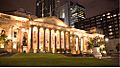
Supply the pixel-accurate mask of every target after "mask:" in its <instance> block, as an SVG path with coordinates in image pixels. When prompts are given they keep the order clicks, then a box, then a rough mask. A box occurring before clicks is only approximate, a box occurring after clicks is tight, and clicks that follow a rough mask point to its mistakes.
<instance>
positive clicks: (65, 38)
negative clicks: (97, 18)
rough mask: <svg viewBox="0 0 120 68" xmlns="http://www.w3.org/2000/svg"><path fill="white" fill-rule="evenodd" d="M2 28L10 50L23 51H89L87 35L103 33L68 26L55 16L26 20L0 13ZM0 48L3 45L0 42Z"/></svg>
mask: <svg viewBox="0 0 120 68" xmlns="http://www.w3.org/2000/svg"><path fill="white" fill-rule="evenodd" d="M2 30H5V32H6V35H7V36H8V37H7V39H10V40H11V41H12V44H11V45H12V47H11V48H12V49H13V50H16V51H17V52H26V53H30V52H32V53H40V52H50V53H72V54H80V53H83V52H87V51H88V49H87V46H88V44H87V42H88V41H89V38H90V37H95V36H100V37H102V38H103V37H104V35H101V34H94V35H93V34H88V33H87V32H86V31H84V30H79V29H76V28H72V27H69V26H67V25H66V24H65V23H64V22H63V21H61V20H59V19H58V18H56V17H46V18H37V19H33V20H29V19H28V18H23V17H18V16H13V15H7V14H3V13H0V31H2ZM0 33H1V32H0ZM8 46H9V45H8ZM0 48H5V46H4V45H0Z"/></svg>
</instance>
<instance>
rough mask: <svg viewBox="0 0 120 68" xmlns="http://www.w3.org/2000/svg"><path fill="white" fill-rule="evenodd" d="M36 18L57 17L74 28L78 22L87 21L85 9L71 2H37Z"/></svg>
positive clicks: (54, 0) (51, 0) (56, 0)
mask: <svg viewBox="0 0 120 68" xmlns="http://www.w3.org/2000/svg"><path fill="white" fill-rule="evenodd" d="M36 16H38V17H48V16H56V17H58V18H60V19H62V20H63V21H64V22H65V23H66V24H67V25H70V26H74V23H75V22H78V20H81V19H85V8H84V7H83V6H81V5H79V4H77V3H75V2H72V1H70V0H37V1H36Z"/></svg>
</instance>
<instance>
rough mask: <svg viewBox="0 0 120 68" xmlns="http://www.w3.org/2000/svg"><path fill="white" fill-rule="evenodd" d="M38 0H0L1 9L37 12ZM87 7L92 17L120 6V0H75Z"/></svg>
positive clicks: (87, 11)
mask: <svg viewBox="0 0 120 68" xmlns="http://www.w3.org/2000/svg"><path fill="white" fill-rule="evenodd" d="M35 1H36V0H0V11H9V10H15V9H19V8H24V9H25V10H27V11H29V12H31V13H32V14H35ZM73 1H75V2H77V3H79V4H81V5H83V6H84V7H85V8H86V17H92V16H95V15H98V14H101V13H104V12H106V11H110V10H113V9H116V8H118V7H119V4H118V3H119V0H73Z"/></svg>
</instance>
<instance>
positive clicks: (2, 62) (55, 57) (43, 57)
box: [0, 53, 119, 67]
mask: <svg viewBox="0 0 120 68" xmlns="http://www.w3.org/2000/svg"><path fill="white" fill-rule="evenodd" d="M0 66H85V67H88V66H119V65H118V63H114V62H112V61H108V60H104V59H96V58H79V57H67V56H64V55H62V54H50V53H36V54H33V53H29V54H24V53H17V54H15V55H13V56H9V57H0Z"/></svg>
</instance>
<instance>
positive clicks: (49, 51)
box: [49, 29, 52, 52]
mask: <svg viewBox="0 0 120 68" xmlns="http://www.w3.org/2000/svg"><path fill="white" fill-rule="evenodd" d="M49 31H50V33H49V50H50V51H49V52H52V50H51V29H49Z"/></svg>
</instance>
